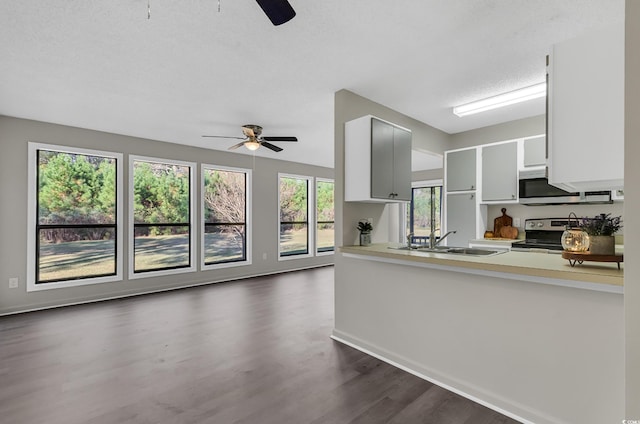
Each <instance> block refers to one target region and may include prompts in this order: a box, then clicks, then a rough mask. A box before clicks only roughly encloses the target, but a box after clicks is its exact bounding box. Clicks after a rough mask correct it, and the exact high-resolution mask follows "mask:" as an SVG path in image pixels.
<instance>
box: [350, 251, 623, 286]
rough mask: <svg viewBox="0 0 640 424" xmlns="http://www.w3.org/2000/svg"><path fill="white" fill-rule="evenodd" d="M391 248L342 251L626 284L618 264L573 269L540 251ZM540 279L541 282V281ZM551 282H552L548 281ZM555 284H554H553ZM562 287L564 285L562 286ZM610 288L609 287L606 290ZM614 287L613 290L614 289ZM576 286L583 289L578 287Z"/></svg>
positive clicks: (469, 268) (535, 277) (590, 282)
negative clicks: (479, 252)
mask: <svg viewBox="0 0 640 424" xmlns="http://www.w3.org/2000/svg"><path fill="white" fill-rule="evenodd" d="M390 246H398V244H395V243H379V244H372V245H369V246H343V247H341V248H340V252H342V253H344V254H351V255H359V256H368V257H371V258H372V259H374V258H377V259H385V260H389V261H394V260H395V261H398V260H399V261H403V262H406V263H408V264H410V265H411V264H412V263H415V265H417V266H419V265H427V266H429V265H433V266H444V267H453V268H459V269H462V270H464V271H465V272H469V273H473V270H477V271H478V273H479V274H480V273H486V272H495V273H505V274H512V275H513V276H514V277H518V276H520V277H530V278H528V279H529V280H532V281H536V282H542V283H545V282H546V281H545V279H547V280H554V281H555V282H558V281H560V282H561V281H566V282H568V283H569V284H566V285H571V282H576V283H586V284H587V285H588V286H584V287H582V288H592V289H595V290H598V288H597V287H595V288H594V287H592V286H593V284H595V285H605V287H602V289H603V291H614V292H620V293H621V292H622V287H623V285H624V265H623V264H621V268H622V269H620V270H618V267H617V265H616V264H615V263H599V262H585V263H583V264H582V265H576V266H575V267H571V266H570V265H569V261H568V260H566V259H562V257H561V255H559V254H555V253H538V252H519V251H517V252H504V253H500V254H497V255H493V256H469V255H460V256H458V255H452V254H446V253H444V254H443V253H432V252H421V251H417V250H395V249H390V248H389V247H390ZM538 280H539V281H538ZM549 283H551V282H550V281H549ZM554 284H555V283H554ZM561 285H562V284H561ZM606 286H609V287H606ZM611 286H614V287H611ZM576 287H580V286H579V285H577V286H576Z"/></svg>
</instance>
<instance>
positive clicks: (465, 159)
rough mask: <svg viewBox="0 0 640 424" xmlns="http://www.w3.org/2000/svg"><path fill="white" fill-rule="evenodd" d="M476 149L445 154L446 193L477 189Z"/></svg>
mask: <svg viewBox="0 0 640 424" xmlns="http://www.w3.org/2000/svg"><path fill="white" fill-rule="evenodd" d="M476 150H477V149H476V148H471V149H464V150H454V151H450V152H445V167H446V177H445V181H446V183H445V184H446V191H448V192H449V191H469V190H475V189H476V185H477V183H476Z"/></svg>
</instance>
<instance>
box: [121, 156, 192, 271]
mask: <svg viewBox="0 0 640 424" xmlns="http://www.w3.org/2000/svg"><path fill="white" fill-rule="evenodd" d="M194 168H195V164H192V163H185V162H177V161H168V160H163V159H151V158H142V157H134V156H132V157H131V159H130V171H129V175H130V176H131V178H130V183H131V186H130V199H131V201H130V206H129V208H130V211H129V213H130V222H131V226H132V228H131V231H130V241H131V243H130V245H131V248H130V261H129V263H130V265H129V266H130V272H129V278H136V277H139V276H141V275H140V274H143V273H150V272H154V271H156V272H157V271H162V274H168V273H174V272H187V271H194V270H195V266H194V260H193V255H194V251H195V248H194V242H195V240H194V237H193V234H192V231H191V228H192V222H193V213H194V207H193V195H192V187H193V184H192V182H193V181H192V179H193V176H192V174H193V172H192V170H193V169H194ZM142 276H144V275H142Z"/></svg>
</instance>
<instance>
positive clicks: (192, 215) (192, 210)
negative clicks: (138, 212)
mask: <svg viewBox="0 0 640 424" xmlns="http://www.w3.org/2000/svg"><path fill="white" fill-rule="evenodd" d="M135 162H148V163H160V164H165V165H178V166H188V167H189V266H187V267H180V268H167V269H158V270H149V271H138V272H135V269H134V268H135V267H134V266H135V262H134V261H135V218H134V202H135V192H134V175H133V172H134V171H133V169H134V166H133V165H134V163H135ZM197 170H198V164H197V163H195V162H186V161H180V160H175V159H165V158H157V157H149V156H138V155H129V205H128V208H129V211H128V212H129V226H128V228H129V238H128V239H129V240H128V243H129V244H128V246H129V255H128V256H129V280H136V279H140V278H149V277H158V276H163V275H174V274H184V273H189V272H196V271H197V270H198V266H197V263H196V261H197V259H196V258H197V256H196V249H197V240H196V239H197V234H196V232H195V231H194V230H195V229H196V228H198V226H197V221H196V203H195V198H196V195H197V190H196V185H195V184H194V182H195V174H196V172H197Z"/></svg>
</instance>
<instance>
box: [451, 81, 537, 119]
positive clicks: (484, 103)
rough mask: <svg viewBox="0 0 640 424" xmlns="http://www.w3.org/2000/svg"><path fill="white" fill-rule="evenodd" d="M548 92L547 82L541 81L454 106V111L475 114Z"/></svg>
mask: <svg viewBox="0 0 640 424" xmlns="http://www.w3.org/2000/svg"><path fill="white" fill-rule="evenodd" d="M546 94H547V83H545V82H541V83H540V84H536V85H532V86H530V87H525V88H520V89H518V90H514V91H509V92H508V93H503V94H498V95H497V96H493V97H488V98H486V99H482V100H478V101H475V102H471V103H467V104H466V105H462V106H456V107H454V108H453V113H454V114H456V115H458V116H467V115H473V114H474V113H480V112H485V111H487V110H491V109H497V108H499V107H503V106H509V105H513V104H516V103H520V102H526V101H527V100H533V99H537V98H539V97H544V96H545V95H546Z"/></svg>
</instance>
